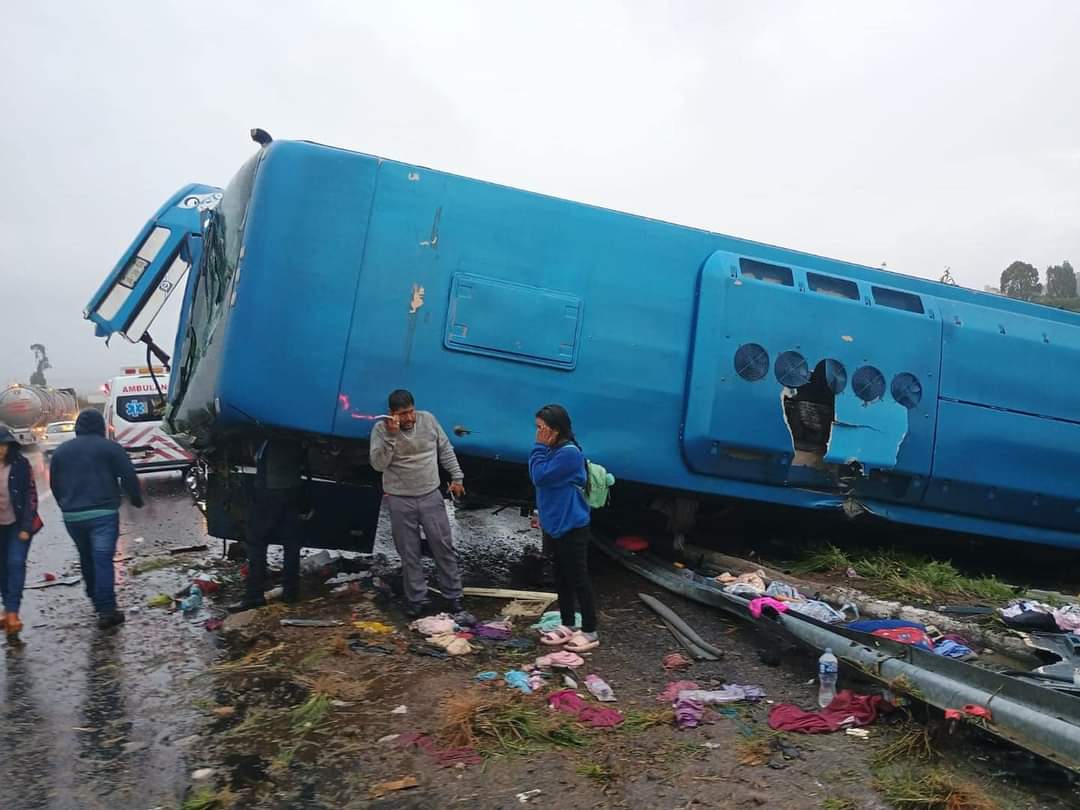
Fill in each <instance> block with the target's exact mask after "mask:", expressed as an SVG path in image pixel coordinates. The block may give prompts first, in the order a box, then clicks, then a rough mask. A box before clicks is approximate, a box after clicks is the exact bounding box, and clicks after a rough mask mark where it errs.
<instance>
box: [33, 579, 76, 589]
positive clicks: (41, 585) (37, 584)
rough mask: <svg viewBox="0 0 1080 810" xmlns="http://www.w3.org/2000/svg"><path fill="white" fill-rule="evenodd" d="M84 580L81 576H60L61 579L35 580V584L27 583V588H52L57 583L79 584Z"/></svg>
mask: <svg viewBox="0 0 1080 810" xmlns="http://www.w3.org/2000/svg"><path fill="white" fill-rule="evenodd" d="M80 582H82V577H80V576H70V577H60V578H59V579H50V580H47V581H45V582H35V583H34V584H33V585H27V586H25V587H26V590H28V591H36V590H40V589H41V588H52V587H54V586H56V585H78V584H79V583H80Z"/></svg>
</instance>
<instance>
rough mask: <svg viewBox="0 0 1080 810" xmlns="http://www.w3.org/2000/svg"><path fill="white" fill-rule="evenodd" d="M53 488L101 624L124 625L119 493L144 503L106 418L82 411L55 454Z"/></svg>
mask: <svg viewBox="0 0 1080 810" xmlns="http://www.w3.org/2000/svg"><path fill="white" fill-rule="evenodd" d="M49 486H50V488H51V489H52V493H53V496H54V497H55V498H56V503H57V505H58V506H59V507H60V511H61V512H63V515H64V527H65V528H66V529H67V533H68V534H69V535H70V536H71V539H72V540H73V541H74V542H75V548H77V549H78V551H79V563H80V565H81V567H82V576H83V582H84V583H85V585H86V595H87V596H89V597H90V599H91V601H92V602H93V603H94V609H95V610H96V611H97V614H98V627H101V628H103V629H105V628H109V627H115V626H116V625H118V624H123V622H124V614H123V612H121V611H120V610H119V609H117V607H116V587H115V581H116V574H115V572H114V570H113V557H114V556H115V554H116V541H117V539H118V538H119V536H120V495H121V492H124V493H126V494H127V496H128V499H129V500H130V501H131V504H132V505H133V506H135V507H137V508H141V507H142V505H143V497H142V488H141V487H140V486H139V479H138V476H136V474H135V467H133V466H132V464H131V459H130V458H128V454H127V453H126V452H125V451H124V448H123V447H121V446H120V445H119V444H117V443H116V442H114V441H110V440H109V439H106V438H105V417H103V416H102V415H101V414H100V413H98V412H97V411H95V410H91V409H87V410H84V411H82V412H81V413H80V414H79V416H78V418H77V419H76V420H75V438H74V439H72V440H70V441H67V442H64V443H63V444H62V445H60V446H59V447H57V448H56V452H54V453H53V457H52V462H51V463H50V465H49Z"/></svg>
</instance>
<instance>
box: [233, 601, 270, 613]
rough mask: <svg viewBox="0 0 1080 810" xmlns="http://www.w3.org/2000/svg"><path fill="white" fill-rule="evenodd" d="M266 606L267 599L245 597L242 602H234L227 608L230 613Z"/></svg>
mask: <svg viewBox="0 0 1080 810" xmlns="http://www.w3.org/2000/svg"><path fill="white" fill-rule="evenodd" d="M264 607H266V600H265V599H244V600H242V601H240V602H233V603H232V604H231V605H228V606H227V607H226V608H225V609H226V610H227V611H229V613H243V612H244V611H245V610H255V609H256V608H264Z"/></svg>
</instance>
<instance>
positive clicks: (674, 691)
mask: <svg viewBox="0 0 1080 810" xmlns="http://www.w3.org/2000/svg"><path fill="white" fill-rule="evenodd" d="M697 688H698V685H697V684H696V683H694V682H693V681H672V682H671V683H669V684H668V685H667V686H665V687H664V691H663V692H661V693H660V694H659V695H657V696H656V702H657V703H674V702H675V701H676V700H678V699H679V693H680V692H686V691H690V690H692V689H697Z"/></svg>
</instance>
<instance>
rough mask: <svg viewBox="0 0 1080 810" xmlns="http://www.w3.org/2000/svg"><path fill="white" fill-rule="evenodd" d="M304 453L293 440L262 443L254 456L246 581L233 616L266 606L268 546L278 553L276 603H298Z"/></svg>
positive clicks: (300, 446) (279, 439)
mask: <svg viewBox="0 0 1080 810" xmlns="http://www.w3.org/2000/svg"><path fill="white" fill-rule="evenodd" d="M306 458H307V450H306V449H305V448H304V446H303V445H302V444H301V443H300V442H298V441H296V440H295V439H286V438H281V437H274V438H272V439H267V440H266V441H264V442H263V443H262V444H261V445H260V446H259V449H258V451H257V452H256V453H255V494H254V498H252V501H251V509H250V511H249V512H248V532H247V554H248V575H247V582H246V588H247V590H246V595H245V596H244V600H243V601H242V602H241V603H240V604H239V605H236V606H235V607H234V608H233V609H235V610H250V609H252V608H258V607H264V606H265V605H266V596H265V592H266V554H267V550H268V548H269V546H270V544H271V543H274V542H278V543H281V548H282V551H283V552H284V571H283V573H282V580H283V581H282V589H281V600H282V601H283V602H295V601H297V600H298V599H299V598H300V547H301V545H302V535H303V529H302V527H301V522H300V513H301V511H302V507H303V486H302V484H303V467H304V462H305V460H306Z"/></svg>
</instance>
